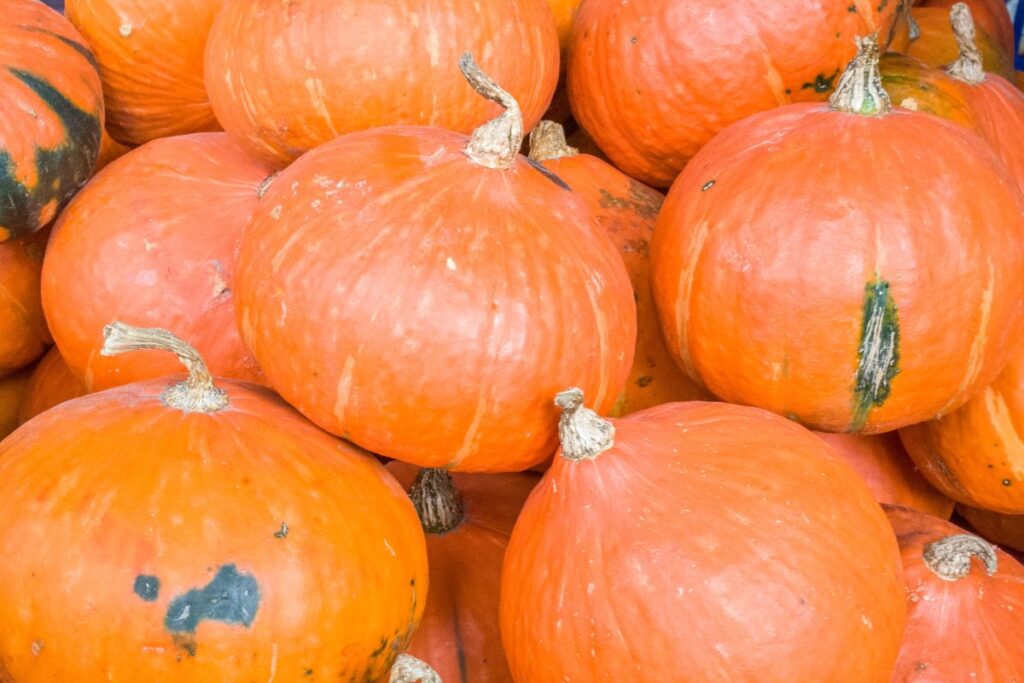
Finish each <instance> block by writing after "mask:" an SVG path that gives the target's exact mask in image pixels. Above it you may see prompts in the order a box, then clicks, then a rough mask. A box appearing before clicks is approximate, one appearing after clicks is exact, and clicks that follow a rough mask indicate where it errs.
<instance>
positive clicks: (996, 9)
mask: <svg viewBox="0 0 1024 683" xmlns="http://www.w3.org/2000/svg"><path fill="white" fill-rule="evenodd" d="M958 2H963V3H964V4H966V5H967V6H968V7H969V8H970V9H971V14H973V15H974V18H975V20H976V21H977V22H978V27H979V28H981V29H982V30H984V31H985V33H986V34H988V35H989V36H990V37H991V38H992V41H993V42H994V43H995V45H996V46H998V47H999V49H1000V50H1001V51H1002V52H1003V54H1004V55H1006V56H1007V57H1010V58H1011V60H1012V58H1013V55H1014V53H1016V50H1015V49H1014V45H1013V43H1014V38H1013V20H1012V19H1011V18H1010V13H1009V12H1008V11H1007V9H1006V2H1005V1H1004V0H925V2H922V3H921V6H922V7H941V8H942V9H944V10H946V14H947V16H948V14H949V9H950V8H951V7H952V6H953V5H955V4H956V3H958Z"/></svg>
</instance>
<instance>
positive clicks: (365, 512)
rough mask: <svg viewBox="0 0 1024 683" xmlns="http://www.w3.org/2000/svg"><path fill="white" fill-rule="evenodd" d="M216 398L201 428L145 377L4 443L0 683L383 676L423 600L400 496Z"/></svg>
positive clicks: (278, 408) (387, 484)
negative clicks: (215, 607)
mask: <svg viewBox="0 0 1024 683" xmlns="http://www.w3.org/2000/svg"><path fill="white" fill-rule="evenodd" d="M218 384H219V386H220V387H221V388H222V389H224V390H226V391H227V395H228V400H229V402H230V406H229V407H228V408H226V409H224V410H221V411H218V412H215V413H210V414H203V413H183V412H181V411H179V410H176V409H170V408H168V407H167V406H165V405H164V404H163V403H162V401H161V398H160V396H161V393H162V392H163V390H164V389H165V387H166V386H167V380H166V379H165V380H156V381H151V382H146V383H138V384H132V385H128V386H124V387H118V388H115V389H112V390H109V391H105V392H100V393H97V394H91V395H89V396H85V397H82V398H79V399H75V400H73V401H69V402H67V403H64V404H62V405H60V406H58V407H56V408H54V409H52V410H50V411H48V412H47V413H45V414H43V415H40V416H39V417H37V418H36V419H34V420H32V421H30V422H28V423H26V424H25V425H23V426H22V427H21V428H19V429H18V431H16V432H15V433H14V434H12V435H11V436H10V437H8V439H7V440H6V441H5V442H4V443H3V446H2V447H0V519H2V520H3V525H4V527H5V531H4V534H3V536H2V538H0V549H2V551H3V552H4V553H5V558H6V559H5V560H4V562H3V563H2V564H0V584H2V585H0V671H2V672H3V673H4V674H5V677H4V680H5V681H6V680H12V681H19V683H20V682H24V683H33V682H36V681H39V682H42V681H80V682H81V683H98V682H99V681H107V680H121V681H129V680H152V681H172V680H175V681H185V680H187V681H190V682H193V681H194V682H195V683H214V682H219V681H226V680H237V681H250V680H252V681H255V680H266V679H267V677H268V675H271V674H272V673H274V672H276V676H277V677H278V678H279V679H280V680H293V681H299V680H303V676H307V677H310V678H312V679H313V680H346V681H348V680H360V681H362V680H374V679H376V678H377V677H379V676H381V675H383V674H384V673H386V672H387V671H388V669H389V668H390V665H391V660H392V659H393V658H394V657H395V656H396V655H397V653H398V652H400V651H401V650H402V649H403V648H404V647H405V645H406V643H407V642H408V639H409V637H410V636H411V633H412V630H413V629H414V628H415V626H416V623H417V622H418V621H419V618H420V615H421V613H422V611H423V604H424V598H425V597H426V594H427V589H428V576H427V557H426V548H425V543H424V538H423V533H422V531H421V529H420V527H419V521H418V519H417V518H416V513H415V511H414V510H413V508H412V506H411V505H410V504H409V501H408V498H407V497H406V495H405V493H404V492H403V491H402V489H401V488H400V487H399V486H398V484H397V482H395V481H394V479H393V478H392V477H390V476H389V475H388V474H387V472H386V471H385V470H384V469H383V467H382V466H381V465H380V464H379V463H377V462H376V461H375V460H374V459H373V458H372V457H371V456H368V455H366V454H363V453H361V452H358V451H356V449H354V448H353V447H351V446H348V445H346V444H345V443H344V442H340V441H338V440H336V439H334V438H332V437H330V436H329V435H326V434H324V433H323V432H321V431H320V430H318V429H316V428H314V427H313V426H312V425H310V424H309V423H308V422H307V421H306V420H304V419H303V418H302V417H301V416H300V415H298V414H297V413H296V412H294V410H292V409H291V408H289V407H288V406H286V405H284V403H283V402H281V401H280V400H279V399H277V398H276V397H274V396H273V395H272V394H271V393H270V392H269V391H267V390H263V389H260V388H258V387H254V386H251V385H244V384H242V383H235V382H231V381H227V380H224V381H220V382H218ZM100 490H102V494H98V493H97V492H98V491H100ZM218 587H219V588H221V589H224V592H227V593H228V594H229V595H233V596H234V598H233V599H232V600H231V601H230V607H226V608H224V610H226V612H221V617H220V619H219V620H218V618H217V613H216V612H214V613H212V614H211V613H210V611H209V606H208V605H207V606H206V608H205V609H204V605H203V596H204V595H206V596H209V594H210V593H211V592H214V594H216V593H215V590H216V589H217V588H218ZM256 596H258V599H255V597H256ZM55 597H58V598H60V599H57V600H55V599H54V598H55ZM207 599H208V598H207ZM187 608H191V609H188V611H186V609H187ZM197 620H198V623H197ZM69 624H73V625H74V628H71V629H69V628H68V625H69ZM310 671H311V672H312V673H306V672H310Z"/></svg>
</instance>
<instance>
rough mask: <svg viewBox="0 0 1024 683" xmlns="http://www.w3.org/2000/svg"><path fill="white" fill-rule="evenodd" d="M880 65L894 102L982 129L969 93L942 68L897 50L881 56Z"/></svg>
mask: <svg viewBox="0 0 1024 683" xmlns="http://www.w3.org/2000/svg"><path fill="white" fill-rule="evenodd" d="M879 68H880V69H881V72H882V86H883V87H884V88H885V91H886V92H887V93H889V97H890V98H892V102H893V104H895V105H898V106H900V107H903V108H904V109H912V110H914V111H920V112H924V113H926V114H932V115H933V116H938V117H940V118H943V119H947V120H949V121H953V122H955V123H959V124H960V125H961V126H964V127H966V128H970V129H971V130H974V131H975V132H979V131H978V129H977V128H976V126H975V120H974V116H973V110H972V107H971V105H970V103H969V102H968V99H967V95H966V94H965V93H964V92H963V89H962V88H961V86H960V84H959V83H958V82H957V80H956V79H955V78H953V77H952V76H950V75H949V74H947V73H946V72H945V71H943V70H942V69H940V68H937V67H934V66H931V65H929V64H925V63H924V62H922V61H921V60H919V59H916V58H915V57H908V56H907V55H901V54H896V53H894V52H890V53H887V54H885V55H882V59H881V61H880V62H879Z"/></svg>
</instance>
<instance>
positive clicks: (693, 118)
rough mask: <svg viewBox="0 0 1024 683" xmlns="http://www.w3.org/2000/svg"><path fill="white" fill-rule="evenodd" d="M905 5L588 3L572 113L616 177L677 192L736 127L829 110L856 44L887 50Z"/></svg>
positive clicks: (577, 34) (574, 65)
mask: <svg viewBox="0 0 1024 683" xmlns="http://www.w3.org/2000/svg"><path fill="white" fill-rule="evenodd" d="M899 5H900V3H899V2H874V1H872V2H869V1H868V0H817V1H814V2H811V1H809V0H772V1H771V2H760V3H759V2H734V1H733V0H668V1H666V0H633V1H632V2H628V3H623V2H621V0H588V2H585V3H583V4H582V5H581V6H580V9H579V12H578V13H577V15H576V23H575V25H574V31H573V34H572V38H571V42H570V46H569V64H568V77H569V98H570V101H571V102H572V111H573V114H574V115H575V117H576V120H577V121H579V122H580V124H581V125H582V126H583V127H584V128H586V130H587V132H588V133H589V134H590V135H591V136H592V137H593V138H594V140H595V141H596V142H597V144H598V145H599V146H600V147H601V149H602V150H603V151H604V152H605V153H606V154H607V155H608V157H609V158H610V159H611V160H612V162H613V163H614V164H615V166H616V167H617V168H619V169H621V170H622V171H624V172H625V173H627V174H628V175H630V176H632V177H634V178H638V179H639V180H642V181H644V182H645V183H648V184H649V185H654V186H657V187H667V186H669V185H670V184H671V183H672V180H673V179H674V178H675V177H676V175H678V174H679V172H680V170H682V168H683V166H684V165H685V164H686V162H687V161H689V160H690V159H691V158H692V157H693V156H694V155H695V154H696V153H697V151H698V150H699V149H700V148H701V147H702V146H703V145H705V144H706V143H707V142H708V141H709V140H711V138H712V137H714V136H715V134H716V133H718V132H719V131H721V130H722V129H724V128H725V127H726V126H728V125H729V124H730V123H733V122H735V121H739V120H740V119H743V118H745V117H747V116H750V115H751V114H754V113H756V112H759V111H763V110H765V109H771V108H774V107H778V106H780V105H784V104H789V103H791V102H805V101H812V100H824V99H825V98H826V96H827V94H828V93H829V92H831V90H832V88H833V86H834V85H835V83H836V80H837V79H838V78H839V74H840V73H841V72H842V69H843V67H844V66H845V65H846V63H847V62H848V61H849V60H850V58H851V57H853V55H854V42H853V39H854V37H855V36H859V35H863V34H865V33H867V32H872V31H879V32H881V33H882V34H883V36H882V39H883V40H885V39H887V38H888V35H889V32H890V30H891V28H892V25H893V24H894V22H895V21H896V19H897V18H898V16H899Z"/></svg>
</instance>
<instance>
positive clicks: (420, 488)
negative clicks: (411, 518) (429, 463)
mask: <svg viewBox="0 0 1024 683" xmlns="http://www.w3.org/2000/svg"><path fill="white" fill-rule="evenodd" d="M409 497H410V498H411V499H412V504H413V507H415V508H416V514H418V515H419V516H420V524H421V525H422V526H423V530H424V531H426V532H427V533H428V534H446V533H448V532H449V531H452V530H453V529H455V528H456V527H458V526H459V524H461V523H462V520H463V519H464V518H465V516H466V511H465V508H464V507H463V505H462V495H461V494H460V493H459V491H458V489H456V488H455V482H454V481H452V475H451V474H449V472H448V470H446V469H442V468H431V467H425V468H423V469H421V470H420V471H419V474H417V475H416V480H415V481H414V482H413V483H412V488H410V489H409Z"/></svg>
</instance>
